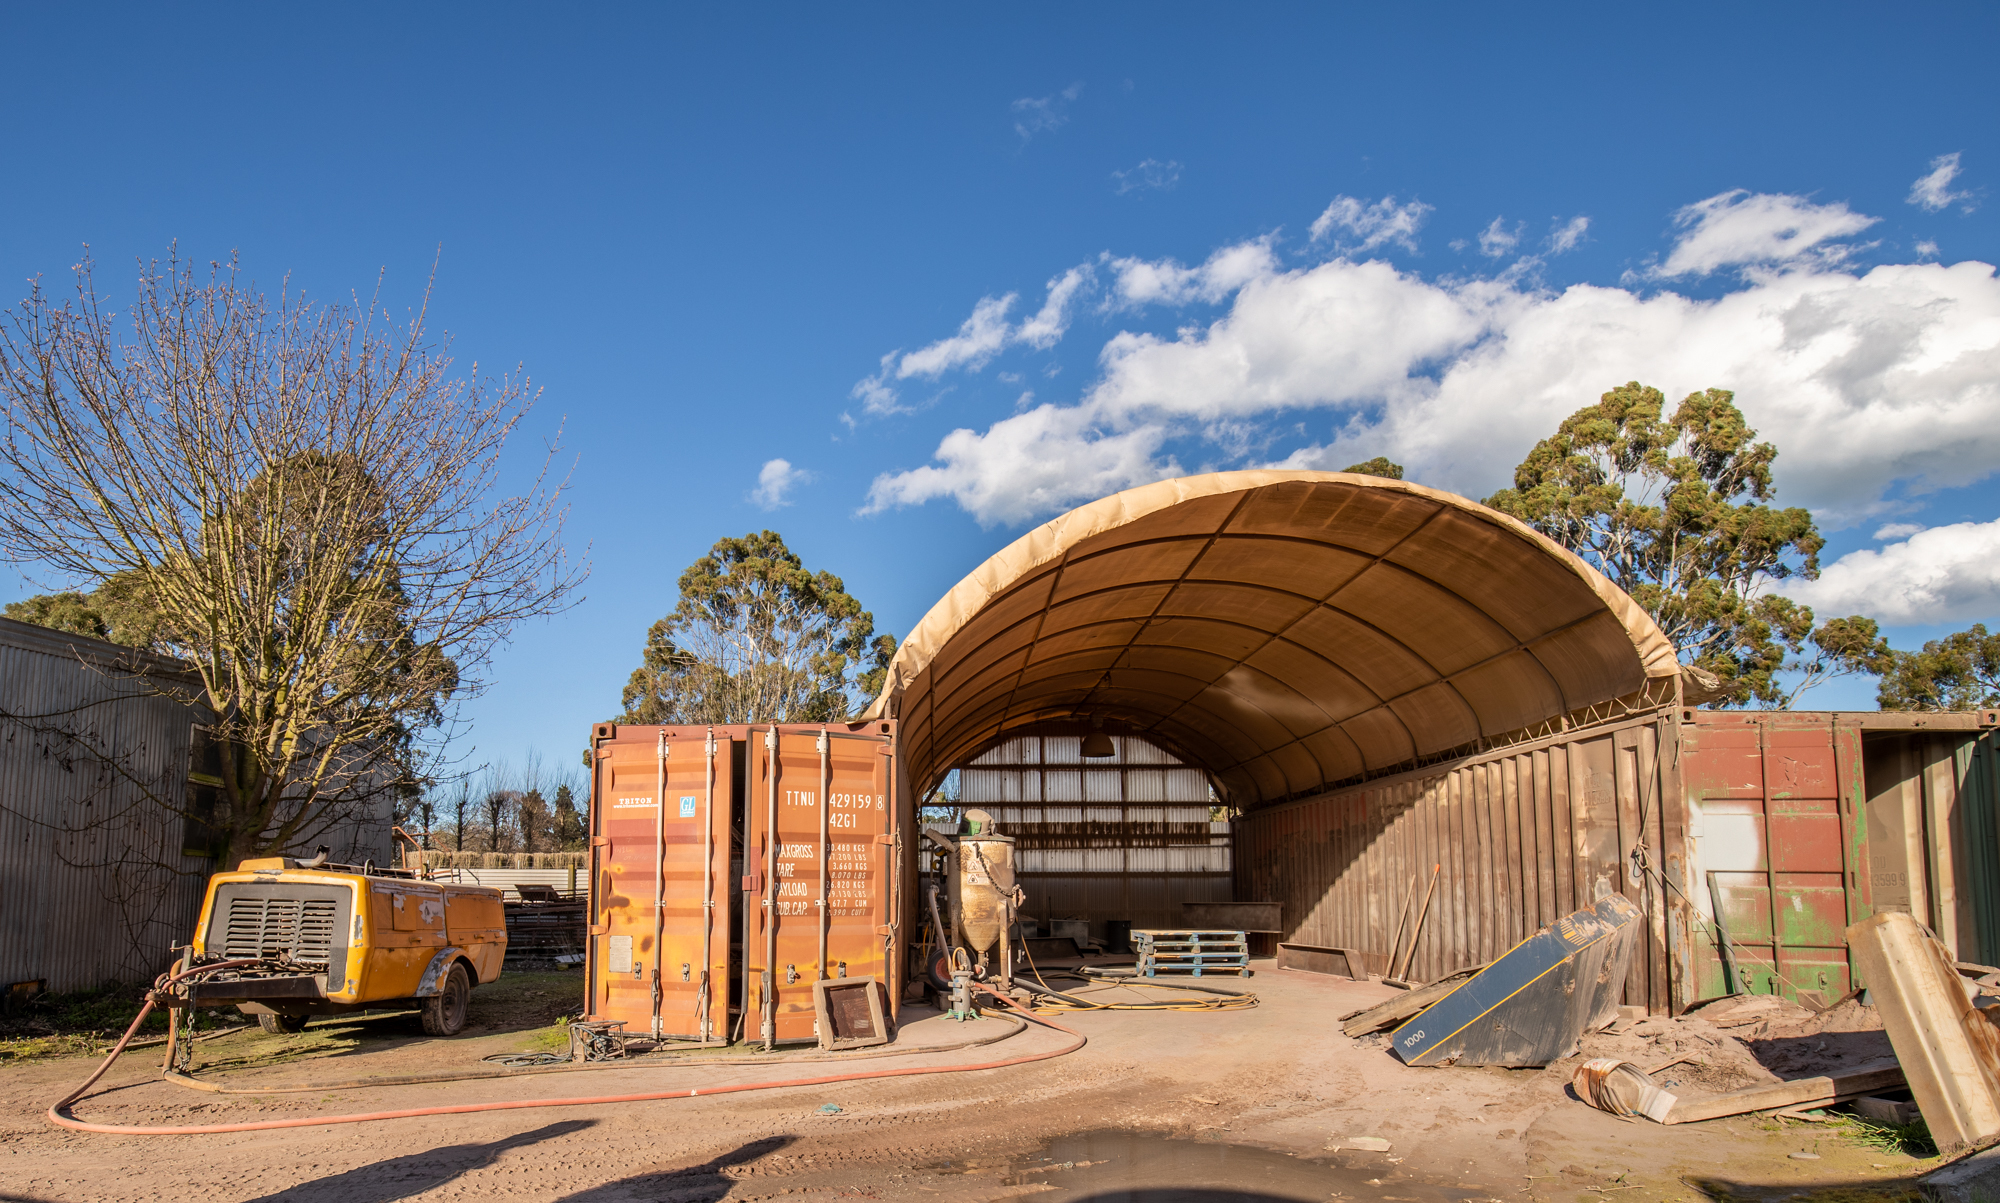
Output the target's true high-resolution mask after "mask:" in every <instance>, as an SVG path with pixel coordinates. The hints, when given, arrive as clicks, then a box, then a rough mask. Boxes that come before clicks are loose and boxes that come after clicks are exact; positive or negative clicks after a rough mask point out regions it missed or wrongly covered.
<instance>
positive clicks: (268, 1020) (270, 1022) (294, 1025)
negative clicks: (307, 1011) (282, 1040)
mask: <svg viewBox="0 0 2000 1203" xmlns="http://www.w3.org/2000/svg"><path fill="white" fill-rule="evenodd" d="M257 1026H258V1027H260V1028H263V1029H264V1030H265V1031H266V1032H269V1033H270V1034H271V1035H273V1036H281V1035H287V1034H289V1033H292V1032H303V1031H305V1030H306V1016H304V1015H272V1014H270V1013H269V1012H266V1013H265V1014H262V1015H259V1016H258V1017H257Z"/></svg>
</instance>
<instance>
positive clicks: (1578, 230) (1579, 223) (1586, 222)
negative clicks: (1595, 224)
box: [1547, 216, 1590, 255]
mask: <svg viewBox="0 0 2000 1203" xmlns="http://www.w3.org/2000/svg"><path fill="white" fill-rule="evenodd" d="M1589 230H1590V219H1589V218H1588V217H1581V216H1579V217H1572V218H1570V219H1569V220H1568V221H1566V222H1564V223H1563V224H1562V225H1560V226H1557V227H1556V230H1555V232H1554V233H1552V234H1550V235H1549V240H1548V243H1547V245H1548V248H1549V254H1551V255H1561V254H1564V253H1566V252H1568V251H1573V250H1575V249H1576V248H1577V247H1579V246H1581V245H1583V236H1584V235H1585V234H1586V233H1588V232H1589Z"/></svg>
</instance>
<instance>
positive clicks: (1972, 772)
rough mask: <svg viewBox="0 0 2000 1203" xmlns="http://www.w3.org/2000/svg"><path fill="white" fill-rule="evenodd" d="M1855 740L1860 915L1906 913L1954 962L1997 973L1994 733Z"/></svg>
mask: <svg viewBox="0 0 2000 1203" xmlns="http://www.w3.org/2000/svg"><path fill="white" fill-rule="evenodd" d="M1862 740H1863V747H1864V749H1865V756H1866V766H1867V767H1866V785H1865V791H1866V796H1867V807H1868V828H1867V833H1868V841H1867V860H1868V863H1869V878H1870V880H1869V882H1868V885H1869V887H1870V889H1869V890H1868V892H1867V897H1866V902H1867V904H1868V908H1869V911H1884V910H1897V911H1907V912H1910V913H1912V914H1915V915H1916V916H1917V917H1918V918H1919V919H1921V920H1923V921H1924V923H1926V924H1927V925H1929V927H1930V928H1931V930H1932V931H1934V932H1936V933H1937V934H1938V938H1939V939H1941V940H1943V941H1944V942H1945V945H1946V947H1948V948H1949V949H1950V950H1951V952H1952V955H1953V956H1955V957H1957V958H1958V959H1959V960H1961V961H1973V962H1977V963H1979V964H1985V965H1995V964H2000V746H1996V739H1995V736H1994V733H1993V732H1992V731H1907V732H1900V731H1881V730H1874V731H1868V732H1865V733H1863V735H1862ZM1863 913H1868V912H1867V911H1864V912H1863Z"/></svg>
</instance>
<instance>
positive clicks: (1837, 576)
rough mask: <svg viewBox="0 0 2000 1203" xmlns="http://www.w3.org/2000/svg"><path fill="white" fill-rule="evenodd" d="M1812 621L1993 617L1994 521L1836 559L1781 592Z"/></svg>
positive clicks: (1998, 576)
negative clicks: (1842, 617) (1810, 578)
mask: <svg viewBox="0 0 2000 1203" xmlns="http://www.w3.org/2000/svg"><path fill="white" fill-rule="evenodd" d="M1781 592H1783V593H1784V594H1785V595H1786V596H1787V597H1790V598H1793V599H1795V600H1797V601H1802V602H1804V603H1806V604H1807V605H1809V606H1811V607H1812V608H1813V613H1814V615H1815V616H1816V617H1820V618H1832V617H1835V616H1837V615H1844V614H1865V615H1867V616H1868V617H1870V618H1874V619H1877V620H1879V621H1881V622H1883V623H1886V624H1888V625H1890V626H1913V625H1918V624H1925V625H1928V624H1930V623H1946V622H1952V623H1957V622H1973V621H1984V622H1992V621H1993V620H1995V619H1996V618H2000V520H1996V521H1993V522H1960V523H1955V524H1953V525H1951V526H1933V527H1931V528H1930V529H1929V530H1920V531H1918V532H1917V533H1915V534H1912V535H1911V536H1910V537H1909V538H1907V539H1905V540H1903V541H1902V542H1900V543H1891V544H1889V545H1888V546H1887V547H1884V548H1882V549H1880V550H1879V551H1878V550H1873V549H1868V548H1864V549H1862V550H1860V551H1852V552H1849V553H1848V554H1846V555H1844V556H1842V557H1840V559H1838V560H1836V561H1834V562H1833V563H1832V564H1830V565H1828V566H1827V567H1826V568H1825V569H1823V570H1822V571H1821V572H1820V575H1819V579H1818V580H1816V581H1804V580H1791V581H1786V582H1785V583H1784V588H1783V589H1782V590H1781Z"/></svg>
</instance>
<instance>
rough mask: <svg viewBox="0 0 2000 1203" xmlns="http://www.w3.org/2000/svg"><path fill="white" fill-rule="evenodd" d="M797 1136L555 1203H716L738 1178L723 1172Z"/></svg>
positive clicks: (766, 1140) (775, 1138)
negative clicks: (667, 1202) (637, 1201)
mask: <svg viewBox="0 0 2000 1203" xmlns="http://www.w3.org/2000/svg"><path fill="white" fill-rule="evenodd" d="M797 1139H798V1138H797V1137H795V1136H767V1137H765V1138H764V1139H762V1140H753V1141H751V1142H750V1143H749V1144H745V1145H739V1146H737V1147H736V1148H734V1149H731V1150H730V1151H729V1152H727V1153H723V1154H720V1155H718V1156H716V1157H712V1158H710V1159H709V1160H707V1161H704V1162H702V1163H701V1164H700V1165H691V1166H686V1167H684V1168H682V1169H678V1170H662V1171H660V1172H658V1173H650V1174H634V1175H632V1176H631V1177H629V1178H619V1179H617V1180H616V1181H613V1182H606V1183H603V1184H602V1185H599V1186H593V1187H590V1188H589V1189H587V1190H581V1191H578V1192H577V1193H575V1194H573V1195H564V1196H563V1197H562V1198H561V1199H559V1200H557V1201H556V1203H629V1201H630V1200H631V1199H634V1198H642V1199H671V1200H673V1203H716V1200H719V1199H721V1198H722V1197H723V1196H724V1195H726V1194H728V1193H729V1189H730V1188H731V1187H733V1186H735V1185H736V1179H734V1178H732V1177H730V1176H729V1175H728V1174H726V1173H724V1172H723V1171H725V1170H727V1169H729V1168H730V1167H732V1166H738V1165H747V1164H749V1163H750V1162H752V1161H755V1160H757V1159H758V1158H759V1157H767V1156H769V1155H771V1154H772V1153H775V1152H777V1151H778V1150H780V1149H782V1148H785V1147H786V1146H787V1145H790V1144H791V1143H792V1142H793V1141H795V1140H797Z"/></svg>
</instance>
